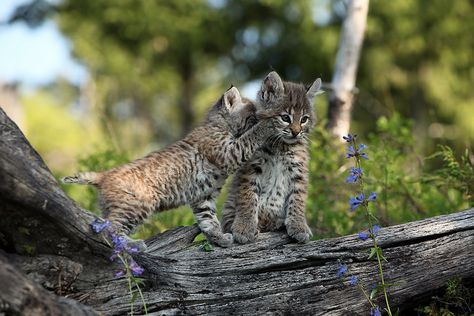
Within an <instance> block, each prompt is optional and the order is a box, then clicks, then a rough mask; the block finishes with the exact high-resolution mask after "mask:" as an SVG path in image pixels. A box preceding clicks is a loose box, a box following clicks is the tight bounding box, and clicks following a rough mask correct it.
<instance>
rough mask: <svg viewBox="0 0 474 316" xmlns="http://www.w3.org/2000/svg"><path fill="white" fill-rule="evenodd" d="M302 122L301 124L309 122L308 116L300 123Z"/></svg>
mask: <svg viewBox="0 0 474 316" xmlns="http://www.w3.org/2000/svg"><path fill="white" fill-rule="evenodd" d="M300 122H301V124H304V123H306V122H308V117H307V116H303V117H302V118H301V121H300Z"/></svg>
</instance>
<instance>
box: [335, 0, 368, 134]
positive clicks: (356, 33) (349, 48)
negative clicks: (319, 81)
mask: <svg viewBox="0 0 474 316" xmlns="http://www.w3.org/2000/svg"><path fill="white" fill-rule="evenodd" d="M368 10H369V0H351V1H349V3H348V6H347V16H346V18H345V19H344V23H343V25H342V30H341V37H340V41H339V48H338V50H337V55H336V65H335V70H334V77H333V78H332V83H331V86H332V92H331V94H330V96H329V109H328V129H329V131H330V132H331V133H332V134H334V135H336V136H338V137H339V138H341V137H342V136H343V135H347V134H348V133H349V127H350V122H351V111H352V104H353V97H354V89H355V82H356V75H357V66H358V63H359V56H360V51H361V48H362V42H363V40H364V31H365V25H366V21H367V12H368Z"/></svg>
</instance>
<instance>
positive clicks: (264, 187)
mask: <svg viewBox="0 0 474 316" xmlns="http://www.w3.org/2000/svg"><path fill="white" fill-rule="evenodd" d="M320 88H321V80H320V79H317V80H316V81H315V82H314V83H313V84H312V85H311V86H310V87H309V88H306V87H305V86H304V85H302V84H296V83H292V82H282V80H281V78H280V77H279V76H278V74H277V73H276V72H271V73H270V74H269V75H268V76H267V77H266V78H265V80H264V81H263V83H262V87H261V89H260V91H259V92H258V95H257V99H258V104H257V112H258V113H259V112H263V113H264V114H262V115H260V116H259V117H265V118H267V119H270V120H272V121H273V122H274V124H275V126H276V127H277V129H278V131H279V132H277V133H275V134H274V135H273V136H272V137H271V138H269V140H268V141H267V142H266V143H265V144H264V145H263V147H262V148H261V149H260V150H259V151H257V152H256V153H255V155H254V156H253V157H252V159H251V160H250V161H248V162H247V163H245V164H244V165H243V166H242V167H241V168H240V169H239V170H238V171H237V173H236V174H235V176H234V179H233V182H232V184H231V187H230V189H229V195H228V198H227V201H226V203H225V205H224V208H223V216H222V226H223V230H224V232H225V233H232V235H233V237H234V240H235V241H237V242H239V243H248V242H252V241H254V240H255V239H256V237H257V235H258V233H259V232H267V231H274V230H278V229H280V228H282V227H286V231H287V233H288V235H290V236H291V237H292V238H294V239H296V240H297V241H298V242H306V241H308V240H309V239H310V237H311V236H312V233H311V230H310V228H309V227H308V225H307V223H306V218H305V205H306V197H307V187H308V162H309V153H308V133H309V132H310V130H311V128H312V127H313V125H314V122H315V115H314V111H313V100H314V97H315V96H316V95H317V94H320V93H322V91H321V90H320Z"/></svg>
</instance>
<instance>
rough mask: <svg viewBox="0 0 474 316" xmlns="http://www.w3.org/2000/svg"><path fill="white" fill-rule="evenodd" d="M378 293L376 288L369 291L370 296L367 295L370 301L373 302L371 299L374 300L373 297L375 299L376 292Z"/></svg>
mask: <svg viewBox="0 0 474 316" xmlns="http://www.w3.org/2000/svg"><path fill="white" fill-rule="evenodd" d="M378 291H379V288H378V286H377V287H375V288H374V289H373V290H372V291H370V295H369V298H370V300H373V299H374V297H375V295H377V292H378Z"/></svg>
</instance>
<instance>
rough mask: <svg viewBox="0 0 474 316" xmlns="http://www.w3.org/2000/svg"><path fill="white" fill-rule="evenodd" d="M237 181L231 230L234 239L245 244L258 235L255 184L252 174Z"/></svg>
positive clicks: (252, 240)
mask: <svg viewBox="0 0 474 316" xmlns="http://www.w3.org/2000/svg"><path fill="white" fill-rule="evenodd" d="M237 176H239V175H236V177H237ZM238 181H239V185H238V194H237V199H235V203H234V207H235V210H233V211H234V212H235V218H234V222H233V223H232V226H231V231H232V235H233V236H234V239H235V241H237V242H238V243H240V244H246V243H250V242H254V241H255V239H257V236H258V214H257V203H258V194H257V184H256V182H255V179H254V177H253V176H252V175H246V176H244V177H242V178H240V179H238Z"/></svg>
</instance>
